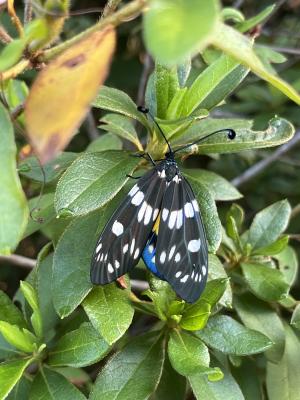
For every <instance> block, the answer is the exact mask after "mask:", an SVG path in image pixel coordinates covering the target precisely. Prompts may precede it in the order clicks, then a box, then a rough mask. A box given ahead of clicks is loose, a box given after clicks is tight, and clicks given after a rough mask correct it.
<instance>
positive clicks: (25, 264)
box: [0, 254, 37, 269]
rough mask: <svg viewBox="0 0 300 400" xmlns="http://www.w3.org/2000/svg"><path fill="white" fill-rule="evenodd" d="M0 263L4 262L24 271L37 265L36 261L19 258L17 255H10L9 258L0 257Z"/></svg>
mask: <svg viewBox="0 0 300 400" xmlns="http://www.w3.org/2000/svg"><path fill="white" fill-rule="evenodd" d="M0 261H5V262H8V263H10V264H14V265H16V266H18V267H21V268H25V269H32V268H34V267H35V265H36V263H37V260H33V259H32V258H28V257H23V256H19V255H18V254H12V255H10V256H0Z"/></svg>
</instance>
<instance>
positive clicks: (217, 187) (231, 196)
mask: <svg viewBox="0 0 300 400" xmlns="http://www.w3.org/2000/svg"><path fill="white" fill-rule="evenodd" d="M182 172H183V174H184V175H185V176H186V177H187V179H188V180H190V179H195V180H197V181H199V182H200V183H202V184H203V185H206V186H207V187H209V190H210V192H211V193H212V195H213V196H214V199H215V200H216V201H218V200H220V201H227V200H236V199H240V198H241V197H243V195H242V194H241V193H240V192H239V191H238V190H237V189H236V188H235V187H234V186H233V185H232V184H231V183H230V182H228V181H227V180H226V179H224V178H223V177H221V176H220V175H218V174H216V173H214V172H212V171H207V170H204V169H183V170H182Z"/></svg>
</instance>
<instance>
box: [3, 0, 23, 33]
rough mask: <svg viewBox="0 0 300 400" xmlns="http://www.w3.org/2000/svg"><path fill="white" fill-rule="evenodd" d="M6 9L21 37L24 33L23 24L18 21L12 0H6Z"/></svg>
mask: <svg viewBox="0 0 300 400" xmlns="http://www.w3.org/2000/svg"><path fill="white" fill-rule="evenodd" d="M7 11H8V14H9V15H10V18H11V20H12V23H13V24H14V25H15V27H16V29H17V31H18V33H19V36H21V37H22V36H23V35H24V29H23V25H22V23H21V21H20V18H19V17H18V16H17V14H16V10H15V7H14V2H13V0H8V1H7Z"/></svg>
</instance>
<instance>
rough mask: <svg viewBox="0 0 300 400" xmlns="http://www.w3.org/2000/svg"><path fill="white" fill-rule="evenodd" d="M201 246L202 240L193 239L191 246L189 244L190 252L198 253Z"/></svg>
mask: <svg viewBox="0 0 300 400" xmlns="http://www.w3.org/2000/svg"><path fill="white" fill-rule="evenodd" d="M200 245H201V242H200V239H197V240H196V239H193V240H190V241H189V244H188V250H189V251H190V252H191V253H196V252H197V251H199V250H200Z"/></svg>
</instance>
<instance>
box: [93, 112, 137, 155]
mask: <svg viewBox="0 0 300 400" xmlns="http://www.w3.org/2000/svg"><path fill="white" fill-rule="evenodd" d="M101 122H104V124H101V125H100V127H101V128H102V129H103V130H105V131H107V132H111V133H114V134H115V135H118V136H119V137H121V138H122V139H126V140H129V141H130V142H132V143H133V144H134V145H135V146H136V147H137V149H138V150H139V151H143V146H142V145H141V143H140V141H139V138H138V136H137V133H136V130H135V128H134V125H133V123H132V122H131V120H130V119H129V118H128V117H125V116H123V115H118V114H106V115H105V116H104V117H103V118H101Z"/></svg>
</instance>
